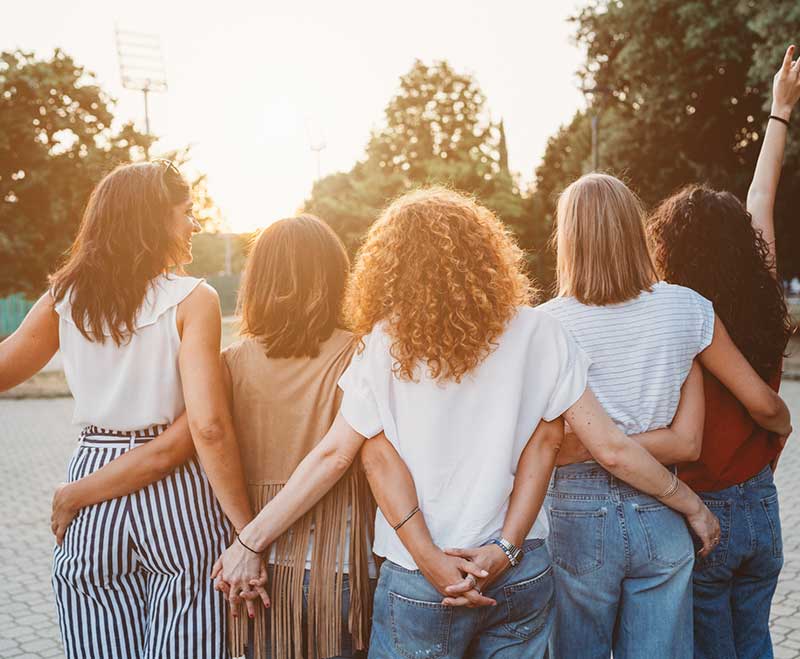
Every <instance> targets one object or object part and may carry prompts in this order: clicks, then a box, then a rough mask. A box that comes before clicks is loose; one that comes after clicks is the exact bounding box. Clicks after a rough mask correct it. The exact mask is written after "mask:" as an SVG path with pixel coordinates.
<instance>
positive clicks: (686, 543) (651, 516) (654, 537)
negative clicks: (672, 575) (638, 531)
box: [634, 503, 694, 567]
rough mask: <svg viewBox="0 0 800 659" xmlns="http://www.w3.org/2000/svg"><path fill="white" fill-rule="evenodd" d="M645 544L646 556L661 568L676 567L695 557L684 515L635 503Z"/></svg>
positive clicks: (659, 505)
mask: <svg viewBox="0 0 800 659" xmlns="http://www.w3.org/2000/svg"><path fill="white" fill-rule="evenodd" d="M634 510H635V511H636V516H637V518H638V519H639V523H640V524H641V527H642V532H643V533H644V537H645V542H647V555H648V557H649V558H650V560H651V561H653V562H654V563H657V564H658V565H661V566H663V567H675V566H676V565H680V564H682V563H685V562H686V561H688V560H690V559H691V558H692V557H693V556H694V544H693V543H692V536H691V535H689V529H688V528H686V522H685V521H684V519H683V516H682V515H680V514H679V513H676V512H675V511H674V510H672V508H667V507H666V506H665V505H663V504H661V503H648V504H644V505H641V504H635V505H634Z"/></svg>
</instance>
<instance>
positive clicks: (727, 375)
mask: <svg viewBox="0 0 800 659" xmlns="http://www.w3.org/2000/svg"><path fill="white" fill-rule="evenodd" d="M700 363H701V364H702V365H703V366H704V367H705V368H707V369H708V370H709V371H710V372H711V373H713V374H714V376H716V378H717V379H718V380H719V381H720V382H721V383H722V384H723V385H724V386H725V387H726V388H727V389H728V391H730V392H731V393H732V394H733V395H734V396H735V397H736V399H737V400H738V401H739V402H740V403H741V404H742V405H744V407H745V409H747V412H748V413H749V414H750V416H751V417H753V420H754V421H755V422H756V423H757V424H758V425H760V426H761V427H762V428H765V429H766V430H769V431H771V432H774V433H777V434H778V435H781V436H784V435H790V434H791V432H792V424H791V417H790V414H789V408H788V407H787V406H786V403H784V402H783V399H782V398H781V397H780V396H779V395H778V394H777V393H776V392H775V390H774V389H772V387H770V386H769V385H768V384H767V383H766V382H764V380H762V379H761V378H760V377H759V375H758V373H756V372H755V371H754V370H753V367H752V366H750V363H749V362H748V361H747V360H746V359H745V358H744V355H742V353H741V352H740V351H739V349H738V348H737V347H736V345H735V344H734V343H733V341H732V340H731V337H730V335H729V334H728V330H726V329H725V325H723V324H722V321H721V320H720V319H719V318H718V317H715V318H714V338H713V340H712V341H711V345H710V346H708V348H706V349H705V350H703V352H701V353H700Z"/></svg>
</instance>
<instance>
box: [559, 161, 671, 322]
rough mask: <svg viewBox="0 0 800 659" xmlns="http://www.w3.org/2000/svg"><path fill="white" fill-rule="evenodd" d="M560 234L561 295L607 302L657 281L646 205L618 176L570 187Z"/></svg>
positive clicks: (594, 177) (562, 199) (592, 177)
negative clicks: (646, 223) (649, 246)
mask: <svg viewBox="0 0 800 659" xmlns="http://www.w3.org/2000/svg"><path fill="white" fill-rule="evenodd" d="M555 238H556V245H557V258H556V276H557V280H558V294H559V295H565V296H567V295H568V296H572V297H574V298H575V299H577V300H578V301H579V302H582V303H583V304H593V305H598V306H603V305H606V304H617V303H620V302H625V301H626V300H630V299H633V298H635V297H636V296H638V295H639V294H640V293H641V292H642V291H649V290H651V287H652V285H653V284H654V283H656V281H658V276H657V274H656V268H655V265H654V264H653V259H652V258H651V256H650V251H649V249H648V245H647V237H646V233H645V226H644V209H643V208H642V204H641V202H640V201H639V199H638V198H637V197H636V195H635V194H634V193H633V192H631V190H630V189H629V188H628V186H626V185H625V184H624V183H623V182H622V181H620V180H619V179H618V178H616V177H614V176H610V175H608V174H596V173H593V174H587V175H586V176H582V177H581V178H579V179H578V180H577V181H573V182H572V183H571V184H570V185H569V186H567V188H566V189H565V190H564V191H563V192H562V193H561V195H560V196H559V198H558V211H557V214H556V236H555Z"/></svg>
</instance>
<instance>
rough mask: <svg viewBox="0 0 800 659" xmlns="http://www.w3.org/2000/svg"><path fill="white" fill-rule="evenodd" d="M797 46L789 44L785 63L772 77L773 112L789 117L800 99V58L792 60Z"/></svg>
mask: <svg viewBox="0 0 800 659" xmlns="http://www.w3.org/2000/svg"><path fill="white" fill-rule="evenodd" d="M795 51H796V48H795V47H794V46H789V48H787V50H786V55H784V57H783V64H782V65H781V68H780V69H778V72H777V73H776V74H775V77H774V78H773V79H772V114H774V115H776V116H779V117H781V118H783V119H788V118H789V115H790V114H791V113H792V108H794V106H795V105H796V104H797V101H798V100H800V60H794V61H792V58H793V57H794V54H795Z"/></svg>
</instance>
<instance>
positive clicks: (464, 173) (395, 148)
mask: <svg viewBox="0 0 800 659" xmlns="http://www.w3.org/2000/svg"><path fill="white" fill-rule="evenodd" d="M432 184H442V185H447V186H450V187H453V188H456V189H458V190H462V191H465V192H468V193H471V194H474V195H476V196H477V197H478V198H479V199H480V200H481V201H482V202H483V203H485V204H486V205H487V206H489V207H490V208H492V209H493V210H494V211H496V212H497V213H498V214H499V215H500V217H501V218H502V219H503V220H504V221H506V222H507V223H508V224H510V225H511V226H512V227H514V228H515V229H517V230H519V231H522V229H523V227H522V222H523V215H524V208H523V204H522V197H521V196H520V193H519V189H518V186H517V184H516V182H515V181H514V178H513V176H512V174H511V173H510V172H509V171H508V152H507V145H506V141H505V130H504V128H503V126H502V122H501V123H500V124H497V125H496V124H494V123H492V121H491V119H490V116H489V112H488V110H487V108H486V97H485V96H484V94H483V92H482V91H481V89H480V87H479V85H478V83H477V82H476V81H475V80H474V79H473V78H472V77H471V76H469V75H466V74H461V73H457V72H456V71H454V70H453V69H452V67H451V66H450V65H449V64H448V63H447V62H444V61H441V62H434V63H433V64H431V65H427V64H425V63H423V62H421V61H419V60H417V61H416V62H414V65H413V66H412V67H411V70H410V71H409V72H408V73H407V74H405V75H404V76H402V77H401V78H400V85H399V88H398V91H397V93H396V94H395V95H394V96H393V97H392V98H391V99H390V101H389V103H388V104H387V107H386V111H385V125H384V126H383V127H382V128H381V129H379V130H377V131H375V132H374V133H373V134H372V136H371V138H370V140H369V143H368V144H367V147H366V158H365V160H364V161H362V162H359V163H357V164H356V165H355V166H354V167H353V169H352V170H351V171H350V172H346V173H342V172H340V173H337V174H333V175H331V176H328V177H325V178H324V179H322V180H321V181H318V182H317V183H316V184H315V186H314V189H313V190H312V194H311V198H310V199H309V200H308V202H307V203H306V205H305V208H306V209H307V210H308V211H310V212H313V213H316V214H318V215H319V216H320V217H322V218H323V219H325V220H326V221H328V222H329V223H330V224H331V226H332V227H333V228H334V229H335V230H336V231H337V232H338V234H339V235H340V236H341V237H342V239H343V241H344V242H345V244H346V245H347V246H348V248H349V249H350V250H351V251H353V250H354V249H355V247H356V246H357V245H358V243H359V241H360V239H361V237H362V236H363V234H364V232H365V231H366V229H367V227H368V226H369V225H370V224H371V223H372V222H373V221H374V220H375V218H376V217H377V215H378V213H379V212H380V210H381V209H382V208H383V207H384V206H385V205H386V204H387V202H388V201H390V200H391V199H392V198H393V197H395V196H397V195H398V194H401V193H402V192H404V191H406V190H408V189H410V188H412V187H414V186H419V185H432Z"/></svg>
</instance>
